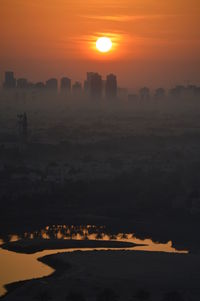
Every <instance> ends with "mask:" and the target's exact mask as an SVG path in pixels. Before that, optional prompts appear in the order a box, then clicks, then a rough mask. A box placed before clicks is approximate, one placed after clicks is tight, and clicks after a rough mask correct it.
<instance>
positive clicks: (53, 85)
mask: <svg viewBox="0 0 200 301" xmlns="http://www.w3.org/2000/svg"><path fill="white" fill-rule="evenodd" d="M46 89H47V90H49V91H52V92H57V91H58V80H57V79H56V78H50V79H48V80H47V81H46Z"/></svg>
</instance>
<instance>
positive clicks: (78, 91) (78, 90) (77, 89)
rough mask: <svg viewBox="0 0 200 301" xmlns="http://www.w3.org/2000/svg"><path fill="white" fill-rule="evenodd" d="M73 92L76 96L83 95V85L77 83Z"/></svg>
mask: <svg viewBox="0 0 200 301" xmlns="http://www.w3.org/2000/svg"><path fill="white" fill-rule="evenodd" d="M72 92H73V95H74V96H80V95H81V93H82V85H81V83H80V82H75V83H74V84H73V86H72Z"/></svg>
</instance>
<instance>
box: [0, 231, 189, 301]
mask: <svg viewBox="0 0 200 301" xmlns="http://www.w3.org/2000/svg"><path fill="white" fill-rule="evenodd" d="M104 230H105V229H104V228H103V227H102V228H100V230H99V228H98V231H97V227H95V226H86V227H79V230H77V228H74V226H70V227H67V226H52V227H46V228H45V229H42V230H41V231H39V232H34V233H24V235H23V238H29V239H33V240H34V238H36V237H40V238H41V237H42V238H43V239H50V238H54V239H55V238H57V239H77V240H84V239H89V240H106V241H108V240H110V241H111V240H115V241H116V240H117V241H122V242H129V243H130V242H132V243H134V244H137V245H138V246H135V247H131V248H117V249H113V248H109V250H116V251H117V250H130V251H136V250H137V251H151V252H152V251H155V252H169V253H188V251H178V250H176V249H175V248H174V247H173V246H172V241H169V242H167V243H164V244H162V243H158V242H153V241H152V240H151V239H139V238H137V237H136V236H135V235H133V234H131V233H129V234H123V233H119V234H117V235H111V234H107V233H105V232H104ZM92 232H93V233H92ZM20 238H21V237H20ZM18 239H19V236H17V235H13V236H11V239H10V241H16V240H18ZM1 243H2V240H0V244H1ZM140 244H143V246H139V245H140ZM77 250H80V251H93V250H108V248H87V249H83V248H76V249H69V248H68V249H58V250H44V251H42V252H37V253H34V254H19V253H15V252H11V251H7V250H3V249H1V248H0V266H1V272H0V296H1V295H3V294H4V293H5V292H6V290H5V288H4V285H5V284H7V283H12V282H16V281H21V280H25V279H26V280H28V279H32V278H40V277H44V276H47V275H50V274H51V273H52V272H53V269H52V268H50V267H49V266H47V265H45V264H43V263H41V262H39V261H38V260H37V259H38V258H40V257H43V256H46V255H51V254H56V253H58V252H60V253H62V252H74V251H77Z"/></svg>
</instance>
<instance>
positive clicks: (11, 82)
mask: <svg viewBox="0 0 200 301" xmlns="http://www.w3.org/2000/svg"><path fill="white" fill-rule="evenodd" d="M3 87H4V88H5V89H14V88H15V87H16V79H15V77H14V73H13V72H12V71H6V72H5V80H4V83H3Z"/></svg>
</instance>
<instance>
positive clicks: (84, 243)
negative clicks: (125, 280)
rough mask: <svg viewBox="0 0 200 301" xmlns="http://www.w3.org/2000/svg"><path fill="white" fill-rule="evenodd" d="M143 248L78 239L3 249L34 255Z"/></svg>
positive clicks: (18, 244) (40, 241)
mask: <svg viewBox="0 0 200 301" xmlns="http://www.w3.org/2000/svg"><path fill="white" fill-rule="evenodd" d="M136 246H137V247H138V246H143V245H142V244H135V243H132V242H122V241H116V240H113V241H107V240H76V239H66V240H62V239H34V240H33V239H24V240H18V241H15V242H9V243H4V244H2V245H1V248H2V249H5V250H8V251H11V252H16V253H22V254H34V253H37V252H42V251H46V250H58V249H60V250H62V249H80V248H81V249H87V248H94V249H95V248H116V249H119V248H133V247H136Z"/></svg>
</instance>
